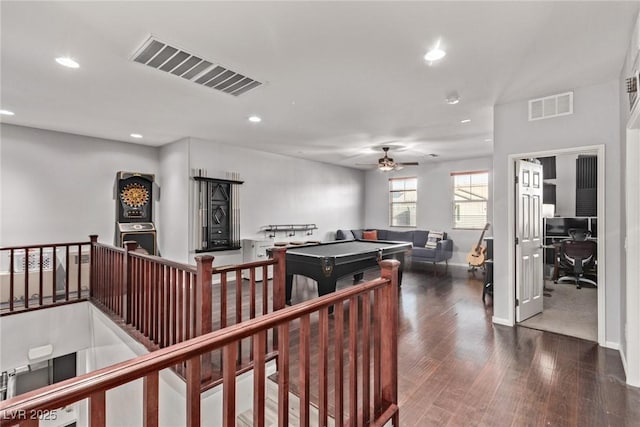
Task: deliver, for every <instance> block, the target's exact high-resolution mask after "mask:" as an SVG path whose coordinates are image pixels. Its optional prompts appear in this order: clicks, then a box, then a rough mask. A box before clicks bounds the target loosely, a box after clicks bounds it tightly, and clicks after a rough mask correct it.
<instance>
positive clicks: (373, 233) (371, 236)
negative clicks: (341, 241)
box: [362, 230, 378, 240]
mask: <svg viewBox="0 0 640 427" xmlns="http://www.w3.org/2000/svg"><path fill="white" fill-rule="evenodd" d="M362 238H363V239H364V240H378V231H377V230H369V231H363V232H362Z"/></svg>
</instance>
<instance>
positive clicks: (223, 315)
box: [220, 272, 227, 329]
mask: <svg viewBox="0 0 640 427" xmlns="http://www.w3.org/2000/svg"><path fill="white" fill-rule="evenodd" d="M226 327H227V273H226V272H225V273H220V329H224V328H226Z"/></svg>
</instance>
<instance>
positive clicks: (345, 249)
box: [286, 240, 411, 304]
mask: <svg viewBox="0 0 640 427" xmlns="http://www.w3.org/2000/svg"><path fill="white" fill-rule="evenodd" d="M409 249H411V243H408V242H380V241H373V240H371V241H369V240H347V241H337V242H328V243H320V244H317V245H311V246H301V247H297V248H296V247H293V248H290V249H288V250H287V257H286V259H287V287H286V302H287V304H291V290H292V287H293V275H294V274H299V275H302V276H306V277H309V278H311V279H313V280H315V281H316V282H318V296H322V295H326V294H329V293H331V292H335V290H336V281H337V280H338V279H339V278H340V277H343V276H347V275H349V274H357V273H360V272H362V271H364V270H367V269H369V268H372V267H377V266H378V260H380V259H387V258H393V259H397V260H398V261H400V269H399V271H398V284H400V283H401V281H402V268H403V266H404V254H405V252H407V251H408V250H409Z"/></svg>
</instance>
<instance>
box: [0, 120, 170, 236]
mask: <svg viewBox="0 0 640 427" xmlns="http://www.w3.org/2000/svg"><path fill="white" fill-rule="evenodd" d="M0 126H1V127H0V133H1V139H2V146H1V151H0V172H1V174H0V177H1V179H0V180H1V184H0V185H1V186H2V206H1V207H0V245H3V246H7V245H14V244H16V245H17V244H20V245H22V244H37V243H52V242H70V241H84V240H88V239H89V238H88V235H89V234H98V235H99V236H100V241H101V242H105V243H113V237H114V233H115V216H116V213H115V210H116V205H115V199H114V194H115V193H114V185H115V181H116V173H117V172H118V171H136V172H144V173H151V174H157V173H158V150H157V149H156V148H152V147H146V146H142V145H136V144H127V143H123V142H117V141H110V140H104V139H98V138H91V137H87V136H80V135H72V134H68V133H62V132H53V131H48V130H41V129H34V128H28V127H22V126H14V125H7V124H2V125H0ZM154 207H155V208H156V209H155V212H154V215H155V216H156V217H157V216H158V211H157V207H158V204H157V203H156V204H155V206H154Z"/></svg>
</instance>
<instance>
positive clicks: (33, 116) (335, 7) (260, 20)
mask: <svg viewBox="0 0 640 427" xmlns="http://www.w3.org/2000/svg"><path fill="white" fill-rule="evenodd" d="M0 7H1V10H0V12H1V24H2V29H1V43H2V56H1V61H2V62H1V63H0V67H1V68H0V70H1V83H2V93H1V108H3V109H8V110H12V111H14V112H15V116H11V117H8V116H2V121H3V122H6V123H14V124H18V125H25V126H33V127H38V128H44V129H53V130H60V131H65V132H71V133H77V134H82V135H89V136H95V137H102V138H108V139H114V140H121V141H128V142H135V143H143V144H148V145H154V146H159V145H162V144H166V143H168V142H172V141H175V140H178V139H180V138H183V137H186V136H192V137H197V138H203V139H206V140H211V141H217V142H223V143H228V144H233V145H239V146H246V147H251V148H255V149H259V150H264V151H270V152H275V153H282V154H286V155H291V156H295V157H300V158H307V159H312V160H318V161H323V162H328V163H333V164H339V165H344V166H350V167H354V166H355V165H356V163H363V162H364V163H371V162H375V160H376V159H377V158H378V157H381V156H380V153H381V151H380V150H379V147H380V146H382V145H392V146H394V145H399V147H398V149H396V150H394V149H392V151H391V155H392V156H393V157H394V158H395V159H396V160H397V161H420V162H428V161H430V160H429V158H428V157H427V155H428V154H429V153H435V154H437V155H438V156H439V157H440V159H454V158H461V157H472V156H479V155H487V154H489V153H491V150H492V143H491V142H487V140H488V139H491V138H492V127H493V116H492V110H493V105H494V104H499V103H504V102H509V101H513V100H518V99H527V98H531V97H540V96H545V95H549V94H554V93H558V92H563V91H568V90H572V89H573V88H576V87H580V86H585V85H590V84H594V83H600V82H604V81H607V80H609V79H616V78H618V77H619V74H620V70H621V67H622V63H623V59H624V52H625V51H626V48H627V44H628V40H629V38H630V33H631V29H632V26H633V23H634V19H635V17H636V16H637V13H638V9H639V3H638V2H636V1H634V2H614V1H606V2H483V1H475V2H397V1H396V2H329V1H328V2H269V1H262V2H178V1H175V2H156V1H140V2H113V1H107V2H88V1H87V2H78V1H76V2H26V1H24V2H17V1H16V2H12V1H4V0H3V1H2V3H1V5H0ZM149 34H153V35H155V36H156V37H158V38H159V39H161V40H163V41H165V42H168V43H171V44H174V45H175V46H178V47H180V48H182V49H185V50H187V51H189V52H192V53H195V54H199V55H202V56H203V57H204V58H206V59H210V60H215V61H217V62H219V63H220V64H222V65H223V66H226V67H229V68H231V69H233V70H236V71H239V72H242V73H243V74H246V75H248V76H250V77H252V78H254V79H257V80H261V81H265V82H267V84H265V85H263V86H261V87H259V88H258V89H255V90H252V91H250V92H247V93H246V94H244V95H241V96H239V97H233V96H230V95H227V94H224V93H221V92H219V91H216V90H212V89H209V88H205V87H203V86H200V85H196V84H194V83H192V82H190V81H187V80H185V79H182V78H180V77H176V76H173V75H170V74H167V73H164V72H160V71H158V70H154V69H152V68H150V67H147V66H144V65H141V64H138V63H135V62H133V61H132V60H131V55H132V54H133V53H134V51H135V50H136V49H137V48H138V47H139V46H140V45H141V43H142V42H144V41H145V39H146V38H147V37H148V36H149ZM438 39H440V40H441V46H442V47H444V48H445V49H446V50H447V56H446V57H445V58H444V59H442V60H441V61H439V62H438V63H437V64H432V65H429V64H427V63H426V62H425V61H424V59H423V55H424V54H425V53H426V51H427V50H428V49H429V48H430V47H431V46H433V45H434V44H435V43H436V42H437V40H438ZM63 55H68V56H71V57H73V58H74V59H76V60H77V61H78V62H79V63H80V68H79V69H76V70H72V69H67V68H64V67H61V66H59V65H58V64H57V63H56V62H55V61H54V58H56V57H58V56H63ZM452 90H457V91H458V93H459V94H460V97H461V102H460V103H459V104H457V105H447V104H445V103H444V98H445V97H446V95H447V93H449V92H450V91H452ZM251 114H258V115H260V116H262V118H263V122H262V123H259V124H252V123H249V122H248V121H247V117H248V116H249V115H251ZM466 118H469V119H471V123H468V124H461V123H460V120H462V119H466ZM132 132H137V133H141V134H143V135H144V139H143V140H142V141H139V140H133V139H132V138H130V137H129V134H130V133H132ZM400 148H402V149H403V150H402V151H400Z"/></svg>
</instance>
